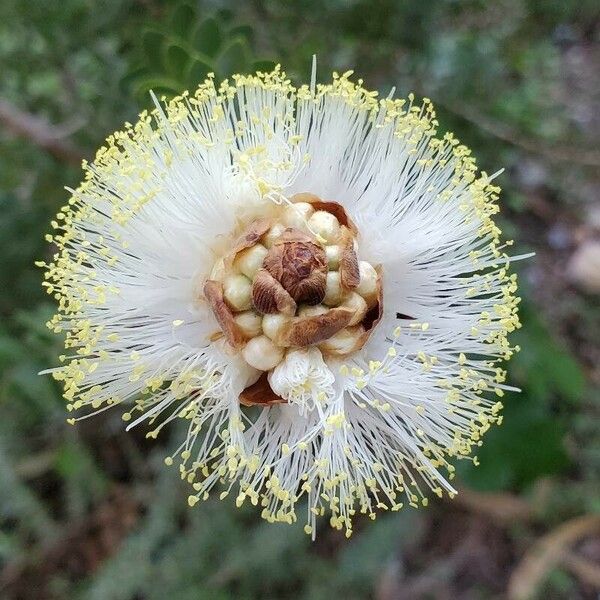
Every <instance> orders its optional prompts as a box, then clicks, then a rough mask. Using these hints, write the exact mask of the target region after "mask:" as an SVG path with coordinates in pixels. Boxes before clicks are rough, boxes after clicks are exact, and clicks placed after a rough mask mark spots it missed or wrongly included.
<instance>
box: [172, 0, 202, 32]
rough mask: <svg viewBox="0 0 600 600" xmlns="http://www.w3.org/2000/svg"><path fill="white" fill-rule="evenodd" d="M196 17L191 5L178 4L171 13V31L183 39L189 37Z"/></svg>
mask: <svg viewBox="0 0 600 600" xmlns="http://www.w3.org/2000/svg"><path fill="white" fill-rule="evenodd" d="M196 18H197V16H196V11H195V9H194V8H193V7H192V6H190V5H189V4H179V5H178V6H177V7H176V8H175V10H174V11H173V14H172V15H171V31H172V33H174V34H175V35H177V36H179V37H180V38H181V39H183V40H187V39H189V36H190V33H191V31H192V27H193V25H194V22H195V21H196Z"/></svg>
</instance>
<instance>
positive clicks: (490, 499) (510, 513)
mask: <svg viewBox="0 0 600 600" xmlns="http://www.w3.org/2000/svg"><path fill="white" fill-rule="evenodd" d="M452 502H453V503H456V504H459V505H461V506H462V507H464V508H466V509H467V510H470V511H472V512H476V513H479V514H481V515H484V516H486V517H488V518H491V519H492V520H493V521H495V522H499V523H514V522H517V521H519V522H526V521H530V520H531V519H532V518H533V516H534V511H533V508H532V506H531V505H530V504H529V503H528V502H527V501H526V500H523V499H522V498H519V497H518V496H514V495H512V494H508V493H504V492H497V493H489V492H488V493H483V492H476V491H474V490H469V489H466V488H460V489H459V492H458V494H457V495H456V497H455V498H454V499H453V500H452Z"/></svg>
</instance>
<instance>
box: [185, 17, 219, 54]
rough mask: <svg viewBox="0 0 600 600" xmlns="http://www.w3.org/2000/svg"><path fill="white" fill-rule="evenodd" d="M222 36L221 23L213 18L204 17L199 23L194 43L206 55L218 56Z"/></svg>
mask: <svg viewBox="0 0 600 600" xmlns="http://www.w3.org/2000/svg"><path fill="white" fill-rule="evenodd" d="M221 44H222V36H221V32H220V30H219V24H218V23H217V21H216V20H215V19H213V18H208V19H204V21H202V23H200V24H199V25H198V27H197V28H196V31H195V32H194V34H193V37H192V45H193V47H194V49H196V50H198V52H201V53H202V54H206V56H210V57H213V56H216V55H217V53H218V52H219V49H220V48H221Z"/></svg>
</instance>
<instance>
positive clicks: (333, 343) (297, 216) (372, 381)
mask: <svg viewBox="0 0 600 600" xmlns="http://www.w3.org/2000/svg"><path fill="white" fill-rule="evenodd" d="M349 77H350V73H347V74H344V75H343V76H338V75H336V74H334V78H333V81H332V83H331V84H329V85H318V86H315V85H314V83H313V84H311V85H310V86H302V87H300V88H295V87H293V86H292V84H291V83H290V82H289V81H288V80H287V79H286V77H285V75H284V74H283V73H282V72H281V71H280V70H279V69H276V70H275V71H274V72H272V73H268V74H258V75H255V76H235V77H234V78H233V82H232V83H227V82H225V83H223V84H221V86H220V87H219V88H218V89H216V88H215V86H214V84H213V81H212V79H209V80H207V82H205V83H204V84H203V85H201V86H200V88H199V89H198V90H197V92H196V93H195V94H194V95H193V96H189V95H188V94H183V95H182V96H181V97H179V98H176V99H174V100H172V101H169V102H167V103H165V104H159V103H158V102H157V103H156V108H155V109H154V110H153V111H152V112H151V113H146V112H144V113H142V114H141V115H140V119H139V121H138V122H137V123H136V124H135V125H133V126H130V125H127V127H126V129H125V130H124V131H122V132H118V133H115V134H114V135H112V136H111V137H109V138H108V142H107V145H106V147H104V148H102V149H101V150H100V151H99V152H98V153H97V155H96V158H95V160H94V161H93V162H92V163H91V164H86V165H84V168H85V171H86V177H85V180H84V182H83V183H82V184H81V186H80V187H79V188H78V189H77V190H71V192H72V197H71V199H70V200H69V203H68V205H67V206H65V207H64V208H63V209H62V210H61V212H60V213H59V214H58V216H57V219H56V221H54V222H53V226H54V227H55V229H57V232H56V233H55V235H54V236H48V239H49V240H51V241H54V242H55V244H56V245H57V246H58V247H59V252H58V253H57V254H56V255H55V258H54V261H53V262H52V263H51V264H49V265H45V266H46V267H47V270H46V282H45V283H44V285H45V286H46V287H47V291H48V293H49V294H52V295H54V296H55V297H56V299H57V300H58V304H59V311H58V314H57V315H56V316H55V317H54V318H53V319H52V320H51V322H50V324H49V325H50V327H51V328H52V329H53V330H54V331H56V332H64V333H65V334H66V343H65V346H66V349H67V351H66V353H65V355H64V356H62V357H61V361H62V362H63V363H64V364H63V365H62V366H61V367H59V368H56V369H52V370H51V371H52V373H53V376H54V377H55V378H56V379H59V380H61V381H63V382H64V395H65V398H66V399H67V401H68V405H67V408H68V410H69V411H74V412H76V413H77V414H80V415H81V414H82V413H83V416H88V415H89V414H93V413H95V412H99V411H102V410H105V409H107V408H110V407H112V406H116V405H122V406H123V407H125V411H126V412H125V413H124V414H123V419H124V420H125V421H128V422H129V427H132V426H134V425H137V424H140V423H145V425H147V426H149V427H150V430H149V433H148V436H150V437H156V435H158V433H159V431H160V430H161V429H162V428H163V427H164V426H165V424H166V423H168V422H170V421H172V420H174V419H184V420H186V421H187V422H188V434H187V437H186V439H185V440H184V441H183V443H182V444H181V446H180V448H179V449H178V451H177V453H176V454H175V455H174V456H172V457H169V458H168V459H167V463H169V464H170V463H172V462H173V461H174V460H179V461H180V463H181V466H180V471H181V475H182V477H183V478H185V479H187V480H188V481H189V482H190V484H191V485H192V486H193V493H192V495H191V496H190V504H192V505H193V504H195V503H196V502H197V501H198V500H199V499H204V498H206V497H208V494H209V491H210V490H211V489H212V488H213V487H215V486H218V487H220V488H221V489H222V492H221V497H224V496H225V495H227V494H228V493H229V491H231V490H233V489H234V488H235V489H236V490H237V491H236V492H235V493H236V496H237V503H238V504H241V503H242V502H244V501H245V500H246V499H248V500H249V501H250V502H251V503H252V504H254V505H260V507H261V510H262V514H263V516H264V517H265V518H266V519H267V520H269V521H284V522H293V521H295V520H296V519H297V518H298V515H297V512H296V507H297V505H298V502H299V501H300V500H301V499H303V498H304V499H306V503H305V506H306V515H307V516H306V522H307V524H306V527H305V529H306V531H307V533H309V534H310V533H312V534H313V535H314V530H315V523H316V517H317V516H319V515H323V514H325V513H329V514H330V523H331V525H332V526H333V527H336V528H344V529H345V530H346V533H347V534H348V535H350V533H351V531H352V529H351V522H352V517H353V516H354V515H355V514H356V513H357V512H358V513H366V514H368V515H369V516H371V517H374V516H375V513H376V511H377V509H391V510H398V509H399V508H401V507H402V506H403V505H404V504H410V505H412V506H417V505H419V504H426V502H427V497H426V492H427V490H428V489H431V490H432V491H433V492H434V493H435V494H436V495H438V496H441V495H442V493H443V491H444V490H445V491H446V492H448V493H449V494H450V495H453V494H454V489H453V487H452V485H451V483H450V480H451V479H452V477H453V472H454V467H453V466H452V464H451V461H452V459H456V458H465V457H469V456H470V455H471V454H472V453H473V451H475V450H476V449H477V447H478V446H479V445H480V444H481V437H482V436H483V434H484V433H485V432H486V431H487V430H488V429H489V427H490V425H491V424H493V423H499V422H500V421H501V417H500V416H499V414H498V413H499V410H500V408H501V404H500V402H499V398H498V397H501V396H502V395H503V394H504V391H505V390H507V389H511V388H509V387H508V386H507V385H505V384H504V380H505V372H504V370H503V369H502V367H501V366H499V363H500V362H501V361H502V360H503V359H507V358H509V357H510V356H511V354H512V353H513V350H514V349H513V348H512V347H511V346H510V344H509V342H508V341H507V333H509V332H510V331H512V330H513V329H515V328H517V327H518V326H519V321H518V317H517V304H518V299H517V298H516V297H515V291H516V278H515V276H514V275H510V274H509V273H508V264H509V258H508V256H507V255H506V253H505V248H506V246H507V245H509V243H508V242H507V243H505V244H501V242H500V241H499V235H500V231H499V229H498V227H497V226H496V225H495V223H494V221H493V216H494V215H495V214H496V213H497V212H498V207H497V204H496V200H497V196H498V192H499V189H498V188H497V187H496V186H495V185H494V184H493V183H492V177H489V176H487V175H486V174H485V173H481V174H478V173H477V170H476V167H475V162H474V160H473V158H472V157H471V155H470V152H469V150H468V149H467V148H465V147H464V146H462V145H460V144H459V143H458V141H457V140H456V139H455V138H454V137H453V136H452V135H451V134H445V135H444V136H443V137H442V138H439V137H437V135H436V127H437V121H436V118H435V113H434V110H433V107H432V105H431V103H430V102H429V100H427V99H425V100H424V101H423V104H422V105H421V106H417V105H415V104H414V102H413V97H412V96H410V97H409V101H408V102H405V101H404V100H393V99H391V98H387V99H382V100H379V99H378V98H377V94H376V93H373V92H369V91H367V90H365V89H364V88H363V87H362V85H361V83H360V82H359V83H358V84H355V83H352V82H351V81H350V79H349ZM324 201H325V203H324ZM294 204H297V205H298V206H294ZM290 223H291V224H292V225H293V227H292V228H291V229H287V230H286V226H289V225H286V224H290ZM248 248H250V250H248ZM242 251H245V254H244V255H243V256H242V257H241V258H237V256H238V254H239V253H240V252H242ZM261 265H262V266H261ZM323 302H324V303H323ZM263 313H267V314H266V315H265V316H264V317H263V316H262V314H263ZM261 319H262V321H261ZM261 327H262V331H261ZM251 365H254V366H251ZM259 369H265V370H266V371H264V372H263V371H261V370H259ZM269 384H270V385H269ZM75 420H76V419H75V418H74V419H72V420H70V422H74V421H75ZM473 460H476V458H474V459H473ZM301 505H302V504H301Z"/></svg>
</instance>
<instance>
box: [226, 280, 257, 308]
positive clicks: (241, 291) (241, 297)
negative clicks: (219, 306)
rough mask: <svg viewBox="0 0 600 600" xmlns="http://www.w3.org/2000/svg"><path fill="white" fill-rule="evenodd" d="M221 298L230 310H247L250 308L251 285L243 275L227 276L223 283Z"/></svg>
mask: <svg viewBox="0 0 600 600" xmlns="http://www.w3.org/2000/svg"><path fill="white" fill-rule="evenodd" d="M223 296H224V298H225V302H227V304H229V306H230V307H231V309H232V310H235V311H242V310H248V309H250V308H251V307H252V283H251V282H250V280H249V279H248V278H247V277H245V276H244V275H229V276H227V277H225V281H224V282H223Z"/></svg>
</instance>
